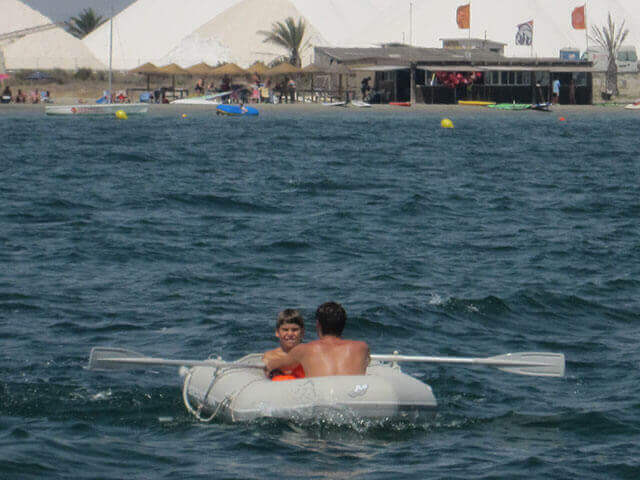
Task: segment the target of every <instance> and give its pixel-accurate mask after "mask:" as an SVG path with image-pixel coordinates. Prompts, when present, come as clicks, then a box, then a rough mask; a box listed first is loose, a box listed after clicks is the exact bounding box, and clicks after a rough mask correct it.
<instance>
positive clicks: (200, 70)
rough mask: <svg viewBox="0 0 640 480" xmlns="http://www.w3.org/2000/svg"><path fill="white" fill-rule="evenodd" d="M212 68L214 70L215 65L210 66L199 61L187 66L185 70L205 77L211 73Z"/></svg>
mask: <svg viewBox="0 0 640 480" xmlns="http://www.w3.org/2000/svg"><path fill="white" fill-rule="evenodd" d="M214 70H215V67H212V66H211V65H209V64H207V63H205V62H201V63H198V64H197V65H192V66H190V67H189V68H187V72H189V73H190V74H191V75H201V76H203V77H206V76H207V75H211V73H212V72H213V71H214Z"/></svg>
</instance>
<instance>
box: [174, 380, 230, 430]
mask: <svg viewBox="0 0 640 480" xmlns="http://www.w3.org/2000/svg"><path fill="white" fill-rule="evenodd" d="M218 370H219V369H218V368H216V369H214V372H213V378H212V379H211V382H210V383H209V387H207V391H206V393H205V394H204V397H203V400H204V399H206V398H207V396H208V395H209V392H211V389H212V388H213V385H214V384H215V383H216V380H217V379H218ZM192 372H193V370H192V369H189V371H188V372H187V374H186V377H185V379H184V385H183V386H182V401H183V402H184V406H185V407H186V409H187V411H188V412H189V413H190V414H191V415H193V416H194V417H196V419H198V420H199V421H201V422H203V423H209V422H211V421H212V420H213V419H214V418H216V416H217V415H218V413H219V412H220V410H221V409H222V407H223V406H224V405H225V404H228V403H229V400H231V399H230V398H225V400H224V401H222V402H220V403H219V404H218V406H217V407H216V409H215V410H214V412H213V413H212V414H211V415H210V416H208V417H206V418H205V417H203V416H202V407H204V401H203V402H200V405H199V406H198V409H197V410H196V409H194V408H193V407H192V406H191V402H189V393H188V392H189V385H190V383H191V377H192Z"/></svg>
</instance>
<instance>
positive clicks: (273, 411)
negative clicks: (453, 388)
mask: <svg viewBox="0 0 640 480" xmlns="http://www.w3.org/2000/svg"><path fill="white" fill-rule="evenodd" d="M261 358H262V354H255V353H254V354H251V355H247V356H246V357H242V358H241V359H240V360H237V361H235V362H225V361H223V360H222V359H220V358H218V359H212V358H209V359H206V360H179V359H165V358H154V357H147V356H145V355H143V354H140V353H138V352H134V351H131V350H126V349H124V348H114V347H94V348H92V349H91V354H90V355H89V366H88V368H89V369H90V370H122V369H126V370H130V369H138V370H139V369H140V368H141V367H144V366H153V367H157V366H174V367H175V366H179V367H180V373H181V375H182V376H183V377H184V382H183V387H182V398H183V400H184V403H185V406H186V407H187V410H188V411H189V412H190V413H192V414H193V415H194V416H195V417H196V418H198V419H199V420H201V421H205V422H208V421H211V420H213V419H214V418H224V419H227V420H230V421H233V422H238V421H241V422H243V421H251V420H255V419H259V418H277V419H284V420H293V421H300V422H303V423H304V422H306V421H312V422H317V421H327V422H329V423H332V424H351V423H352V422H353V421H362V420H374V421H380V422H386V421H389V420H391V421H394V420H404V419H406V420H409V421H416V420H419V419H420V418H421V417H423V416H424V415H425V414H428V415H429V416H430V415H431V414H432V413H433V412H435V409H436V407H437V402H436V399H435V397H434V395H433V392H432V391H431V387H429V385H427V384H425V383H423V382H421V381H420V380H418V379H416V378H414V377H412V376H409V375H407V374H405V373H404V372H402V370H401V369H400V367H399V365H398V362H420V363H450V364H457V365H484V366H489V367H494V368H497V369H499V370H502V371H504V372H509V373H515V374H519V375H531V376H538V377H562V376H564V370H565V359H564V355H563V354H561V353H548V352H520V353H506V354H503V355H498V356H495V357H489V358H469V357H427V356H410V355H399V354H398V353H397V352H394V353H393V355H371V363H370V364H369V367H368V368H367V371H366V373H365V375H339V376H331V377H310V378H300V379H296V380H286V381H279V382H275V381H271V380H269V379H268V378H267V377H266V376H265V374H264V369H263V367H264V364H263V363H262V361H261Z"/></svg>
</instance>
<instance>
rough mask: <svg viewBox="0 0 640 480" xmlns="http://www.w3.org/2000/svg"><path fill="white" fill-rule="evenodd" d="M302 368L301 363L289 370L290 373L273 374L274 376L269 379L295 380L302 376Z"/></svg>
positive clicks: (279, 380)
mask: <svg viewBox="0 0 640 480" xmlns="http://www.w3.org/2000/svg"><path fill="white" fill-rule="evenodd" d="M304 377H305V375H304V368H302V365H298V366H297V367H296V368H294V369H293V370H292V371H291V374H290V375H275V376H274V377H272V378H271V381H273V382H282V381H284V380H297V379H298V378H304Z"/></svg>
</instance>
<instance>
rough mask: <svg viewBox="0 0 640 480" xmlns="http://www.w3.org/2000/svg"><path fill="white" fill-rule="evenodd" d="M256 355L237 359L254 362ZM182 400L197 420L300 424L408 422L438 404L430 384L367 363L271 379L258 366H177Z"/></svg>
mask: <svg viewBox="0 0 640 480" xmlns="http://www.w3.org/2000/svg"><path fill="white" fill-rule="evenodd" d="M260 358H261V355H259V354H252V355H248V356H246V357H243V358H241V359H240V360H238V361H237V362H236V363H238V364H251V363H253V364H256V365H258V364H259V362H260ZM182 374H183V376H184V386H183V400H184V402H185V405H186V407H187V409H188V410H189V411H190V412H191V413H193V414H194V415H195V416H196V417H198V418H199V419H200V420H205V421H207V420H211V419H213V418H215V417H219V418H224V419H225V420H228V421H232V422H238V421H240V422H244V421H251V420H256V419H259V418H265V417H270V418H277V419H283V420H295V421H300V422H305V421H317V420H327V421H330V422H331V423H345V422H351V421H354V420H356V419H358V420H362V419H369V420H380V421H386V420H395V419H405V418H406V419H410V420H412V421H414V420H416V419H418V418H420V417H424V416H425V415H429V416H430V415H431V414H432V413H433V412H434V411H435V408H436V407H437V402H436V399H435V397H434V395H433V392H432V391H431V387H429V385H427V384H425V383H423V382H421V381H420V380H418V379H416V378H414V377H411V376H409V375H407V374H405V373H403V372H402V371H401V369H400V367H399V366H398V365H397V364H389V363H381V362H375V361H374V362H372V364H371V365H369V368H368V369H367V373H366V375H345V376H333V377H313V378H301V379H297V380H287V381H280V382H274V381H271V380H269V379H268V378H267V377H266V376H265V374H264V371H263V370H262V369H261V368H252V367H245V368H237V367H234V366H233V364H230V365H229V367H226V368H225V367H223V368H212V367H198V366H196V367H192V368H190V369H186V368H185V369H182Z"/></svg>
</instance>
